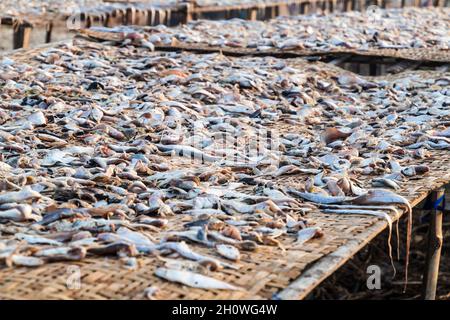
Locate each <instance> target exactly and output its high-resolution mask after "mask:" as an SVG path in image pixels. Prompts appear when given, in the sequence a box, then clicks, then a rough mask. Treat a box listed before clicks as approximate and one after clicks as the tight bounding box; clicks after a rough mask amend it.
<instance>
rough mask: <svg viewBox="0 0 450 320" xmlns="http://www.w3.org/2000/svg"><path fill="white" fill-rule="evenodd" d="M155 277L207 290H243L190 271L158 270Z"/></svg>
mask: <svg viewBox="0 0 450 320" xmlns="http://www.w3.org/2000/svg"><path fill="white" fill-rule="evenodd" d="M155 275H156V276H158V277H160V278H163V279H165V280H168V281H173V282H178V283H181V284H184V285H186V286H189V287H193V288H200V289H207V290H243V289H241V288H239V287H236V286H233V285H231V284H228V283H226V282H223V281H220V280H217V279H214V278H211V277H207V276H204V275H201V274H198V273H193V272H189V271H180V270H173V269H167V268H158V269H156V271H155Z"/></svg>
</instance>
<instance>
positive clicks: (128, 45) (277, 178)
mask: <svg viewBox="0 0 450 320" xmlns="http://www.w3.org/2000/svg"><path fill="white" fill-rule="evenodd" d="M123 36H124V39H125V40H123V42H122V45H121V46H110V45H105V44H99V43H90V42H86V41H82V40H76V41H75V43H74V44H73V45H72V44H64V45H60V46H58V47H55V48H51V49H47V50H45V51H43V52H40V53H38V54H35V55H34V56H33V57H32V58H31V59H26V60H24V61H22V60H20V59H19V58H17V59H16V58H15V57H14V56H12V57H10V58H3V60H1V62H0V93H1V102H0V104H1V111H0V148H1V150H2V151H1V153H0V175H1V177H2V180H1V184H0V190H1V191H0V263H1V264H3V265H7V266H27V267H35V266H41V265H43V264H46V263H49V262H53V261H77V260H82V259H84V258H85V257H87V256H92V257H95V256H113V257H114V256H117V257H119V258H120V259H121V261H123V264H124V268H137V267H138V266H137V265H138V263H137V258H138V257H139V256H146V255H152V256H158V257H159V259H160V261H161V262H162V266H161V267H160V268H158V269H156V271H155V275H156V276H158V277H160V278H163V279H166V280H169V281H173V282H177V283H182V284H184V285H188V286H191V287H195V288H203V289H222V290H243V288H241V287H240V286H237V285H235V284H231V283H226V282H223V281H220V280H218V279H217V277H216V276H215V273H214V271H220V270H221V269H224V268H225V269H231V270H238V269H239V267H240V262H239V260H240V258H241V255H242V254H243V252H245V253H246V254H249V255H250V257H251V255H252V252H254V251H255V250H258V248H261V247H263V246H276V247H279V248H280V250H286V249H287V250H289V248H291V247H302V246H304V245H305V244H306V243H308V242H311V241H316V240H315V239H317V238H321V237H323V236H324V230H323V229H321V228H319V227H317V226H315V224H314V215H311V214H308V213H309V212H312V211H313V210H316V209H317V208H320V210H322V211H323V212H327V213H331V214H358V215H360V214H361V215H374V216H377V217H381V218H382V219H386V220H387V221H388V223H389V224H391V223H392V221H391V220H392V218H395V217H396V216H399V215H400V213H401V212H402V211H401V210H402V209H404V210H406V211H407V212H408V213H409V214H410V213H411V208H410V205H409V202H408V200H406V199H405V198H403V197H401V196H400V195H399V194H398V193H397V192H398V191H399V190H401V189H403V187H404V186H405V185H408V182H409V181H410V180H411V179H420V178H421V177H422V176H424V175H427V174H428V171H429V168H428V166H427V162H428V161H431V160H432V159H433V158H434V157H435V155H434V150H444V151H448V150H450V132H449V121H450V114H449V112H450V111H449V102H450V101H449V96H450V73H449V72H446V71H442V72H440V73H433V74H420V73H412V74H408V75H405V76H404V77H401V76H398V77H397V78H393V79H392V81H378V80H368V79H365V78H363V77H359V76H356V75H354V74H352V73H349V72H346V71H341V70H339V69H337V68H334V69H331V68H329V67H328V66H326V65H324V64H320V63H313V64H310V63H307V62H306V61H303V60H280V59H275V58H269V57H267V58H241V59H235V58H230V57H226V56H223V55H221V54H210V55H195V54H187V53H160V52H151V51H150V50H149V48H148V47H149V45H148V41H147V40H145V39H144V36H143V35H142V34H140V33H136V32H133V33H129V34H124V35H123ZM294 178H295V179H294ZM293 180H295V181H294V182H293ZM380 187H381V188H380ZM387 213H389V214H387ZM180 217H182V219H179V218H180ZM180 221H181V223H180ZM409 221H411V219H409ZM199 248H202V249H201V250H200V249H199ZM204 249H207V253H205V250H204ZM174 255H175V256H176V257H178V258H176V259H174ZM204 270H210V271H209V272H207V273H205V271H204ZM244 289H245V288H244ZM153 291H154V290H153V289H152V290H151V292H153Z"/></svg>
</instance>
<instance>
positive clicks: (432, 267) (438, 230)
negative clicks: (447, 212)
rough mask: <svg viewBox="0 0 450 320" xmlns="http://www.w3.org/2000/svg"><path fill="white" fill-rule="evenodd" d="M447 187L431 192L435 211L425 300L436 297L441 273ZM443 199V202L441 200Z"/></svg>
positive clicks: (424, 294)
mask: <svg viewBox="0 0 450 320" xmlns="http://www.w3.org/2000/svg"><path fill="white" fill-rule="evenodd" d="M444 196H445V189H443V188H442V189H439V190H437V191H434V192H433V193H432V194H431V199H432V201H433V202H432V203H433V206H434V208H433V211H432V213H431V221H430V226H429V230H428V249H427V260H426V266H425V273H424V277H423V298H424V299H425V300H435V299H436V287H437V280H438V274H439V262H440V259H441V249H442V242H443V237H442V216H443V210H441V208H442V207H443V199H444V198H443V197H444ZM440 201H441V202H440Z"/></svg>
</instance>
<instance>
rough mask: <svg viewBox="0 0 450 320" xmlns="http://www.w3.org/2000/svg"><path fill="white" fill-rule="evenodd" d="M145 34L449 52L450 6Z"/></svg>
mask: <svg viewBox="0 0 450 320" xmlns="http://www.w3.org/2000/svg"><path fill="white" fill-rule="evenodd" d="M129 28H130V27H118V28H116V30H120V29H122V30H126V29H129ZM102 29H103V28H98V29H97V30H102ZM145 30H146V32H147V34H146V38H147V40H148V42H150V43H152V44H153V45H156V46H171V45H186V46H187V47H192V46H201V47H205V46H209V47H216V48H223V49H231V50H233V49H249V50H250V49H251V50H257V51H260V52H264V51H274V50H277V51H293V50H308V51H317V52H325V51H355V50H356V51H367V50H372V49H395V50H399V49H425V48H430V49H438V50H443V51H446V50H449V48H450V31H449V30H450V8H447V7H443V8H430V7H428V8H414V7H406V8H403V9H381V8H378V9H376V10H375V11H371V10H368V11H363V12H359V11H350V12H333V13H327V14H324V13H317V14H309V15H297V16H288V17H285V16H282V17H278V18H275V19H272V20H269V21H248V20H242V19H231V20H217V21H212V20H197V21H192V22H189V23H188V24H185V25H180V26H177V27H171V28H168V27H166V26H164V25H159V26H155V27H148V28H146V29H145ZM424 30H426V32H424Z"/></svg>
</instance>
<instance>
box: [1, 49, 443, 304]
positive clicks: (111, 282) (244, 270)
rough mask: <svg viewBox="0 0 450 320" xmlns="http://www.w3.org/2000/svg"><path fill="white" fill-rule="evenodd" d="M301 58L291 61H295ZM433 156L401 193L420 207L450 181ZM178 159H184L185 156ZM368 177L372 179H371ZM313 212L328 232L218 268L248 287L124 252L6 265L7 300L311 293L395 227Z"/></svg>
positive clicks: (439, 156) (24, 54) (286, 180)
mask: <svg viewBox="0 0 450 320" xmlns="http://www.w3.org/2000/svg"><path fill="white" fill-rule="evenodd" d="M49 47H51V45H46V46H43V47H42V48H39V49H35V50H31V51H25V50H20V51H18V52H16V53H15V54H14V55H12V56H10V57H11V58H13V59H14V60H16V61H26V60H27V59H29V58H30V55H36V54H38V53H39V52H41V51H42V50H45V49H46V48H49ZM296 60H297V59H293V60H292V61H291V62H289V63H292V64H293V65H294V64H295V63H296V62H295V61H296ZM299 63H305V62H304V61H303V60H302V61H299ZM336 70H337V69H336ZM389 77H392V76H389ZM273 129H276V130H277V131H278V132H280V133H282V132H293V131H295V127H294V128H293V127H292V126H290V125H286V124H281V123H280V124H276V125H274V127H273ZM431 154H432V156H431V157H430V158H428V159H426V160H424V161H423V162H421V163H422V164H427V165H428V166H429V167H430V172H429V173H428V174H427V175H425V176H424V177H421V178H419V179H416V180H410V181H409V184H408V185H407V186H406V187H405V188H403V189H402V190H401V191H400V194H401V195H403V196H405V197H406V198H407V199H408V200H409V201H410V202H411V204H412V206H415V205H417V204H418V203H419V202H421V201H422V200H423V199H425V198H426V197H427V196H428V195H430V194H432V193H433V190H437V189H439V188H441V187H442V186H444V185H445V184H448V183H449V182H450V170H449V163H450V155H449V153H448V152H447V151H432V152H431ZM170 161H177V163H178V165H180V166H183V164H184V163H183V161H184V160H183V159H178V158H177V159H176V160H175V159H171V160H170ZM185 161H188V160H185ZM411 164H413V163H411ZM304 179H305V176H304V175H301V174H300V175H293V176H282V177H280V178H277V179H276V180H275V181H274V182H275V183H277V184H278V185H280V186H283V185H287V184H289V185H292V184H295V183H297V182H299V181H304ZM367 179H368V178H367ZM361 180H362V181H363V183H366V185H368V184H369V181H368V180H367V181H365V180H364V177H362V178H361ZM305 218H307V219H308V218H310V220H311V221H312V222H313V223H314V224H315V225H316V226H319V227H321V228H322V229H323V230H324V234H325V236H324V237H323V238H321V239H316V240H314V241H311V242H309V243H306V244H304V245H302V246H295V244H294V243H293V242H294V239H293V237H287V236H283V237H282V238H280V241H281V242H282V245H283V247H285V248H286V250H285V251H283V250H282V249H281V248H279V247H277V246H262V247H261V248H260V249H259V250H258V251H257V252H251V253H248V252H243V253H242V258H241V261H240V262H239V266H240V269H239V270H227V269H225V270H222V271H219V272H215V273H214V275H213V276H214V277H215V278H218V279H221V280H224V281H226V282H229V283H232V284H235V285H238V286H241V287H243V288H244V289H245V291H216V290H211V291H208V290H201V289H193V288H189V287H186V286H182V285H179V284H176V283H171V282H167V281H165V280H161V279H159V278H157V277H156V276H155V275H154V270H155V269H156V268H157V267H158V266H162V265H163V262H162V261H161V260H159V259H158V258H157V257H155V256H145V257H139V258H138V264H139V267H138V268H137V269H136V270H129V269H126V268H125V267H124V266H123V263H122V262H121V261H119V260H118V259H116V258H100V257H88V258H87V259H85V260H83V261H80V262H71V263H67V262H66V263H49V264H46V265H43V266H41V267H38V268H24V267H14V268H6V267H0V299H144V298H145V295H144V290H145V289H146V288H147V287H150V286H156V287H158V288H159V289H160V293H159V295H158V298H160V299H303V298H305V297H306V296H307V295H308V294H309V293H310V292H311V291H312V290H313V289H314V288H315V287H317V286H318V285H319V284H320V283H321V282H322V281H323V280H324V279H326V278H327V277H329V276H330V275H331V274H333V273H334V271H336V270H337V269H338V268H339V267H340V266H342V265H343V264H344V263H345V262H346V261H348V260H349V259H351V258H352V256H353V255H355V254H356V253H357V252H358V251H359V250H361V249H362V248H363V247H364V246H365V245H366V244H368V243H369V242H370V241H371V240H372V239H373V238H374V237H376V236H377V235H379V234H380V233H381V232H382V231H383V230H385V229H386V227H387V223H386V222H385V221H380V220H379V219H377V218H374V217H367V216H353V215H349V216H342V215H333V214H325V213H322V212H320V211H319V210H314V211H312V212H309V213H307V215H306V216H305ZM392 218H393V219H394V220H395V219H396V217H394V216H392ZM169 219H170V221H171V225H172V226H174V229H175V230H177V229H182V228H183V227H182V225H183V223H185V222H186V217H185V216H184V215H181V216H175V217H170V218H169ZM156 237H158V235H156ZM157 240H159V239H157ZM192 247H193V248H194V250H195V251H198V252H199V253H205V254H209V255H212V253H211V251H210V250H209V249H207V248H204V247H202V246H198V245H195V244H192ZM216 257H217V258H219V257H218V256H216ZM431 269H432V268H430V270H431ZM73 270H77V272H79V275H80V280H81V282H80V285H81V287H80V288H72V289H71V286H70V283H69V282H70V279H72V274H73V273H72V272H73Z"/></svg>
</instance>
